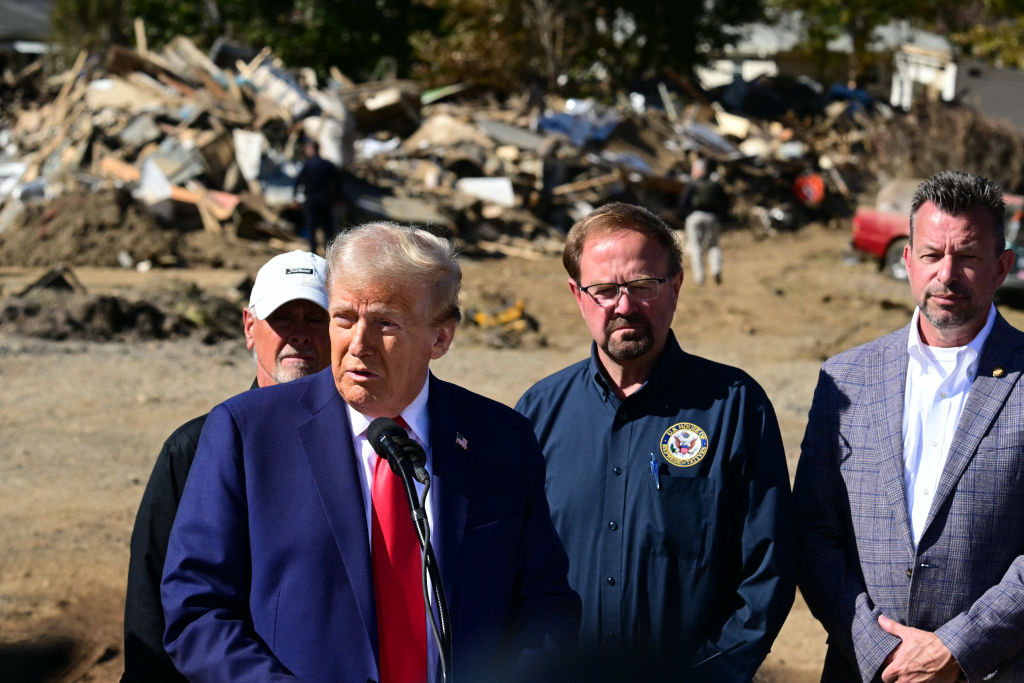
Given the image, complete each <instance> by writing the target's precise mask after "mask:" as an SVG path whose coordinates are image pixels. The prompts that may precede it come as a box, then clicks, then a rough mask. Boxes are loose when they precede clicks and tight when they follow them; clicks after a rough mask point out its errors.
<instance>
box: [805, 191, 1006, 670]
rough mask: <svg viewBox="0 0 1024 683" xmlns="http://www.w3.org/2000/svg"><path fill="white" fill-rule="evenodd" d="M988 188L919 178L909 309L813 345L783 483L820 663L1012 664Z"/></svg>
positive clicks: (1001, 375) (999, 321)
mask: <svg viewBox="0 0 1024 683" xmlns="http://www.w3.org/2000/svg"><path fill="white" fill-rule="evenodd" d="M1003 224H1004V206H1003V198H1002V194H1001V192H1000V191H999V189H998V188H997V187H995V186H994V185H993V184H991V183H990V182H988V181H987V180H984V179H982V178H978V177H977V176H971V175H967V174H964V173H958V172H952V171H944V172H942V173H939V174H936V175H935V176H932V177H931V178H929V179H928V180H927V181H925V182H924V183H922V184H921V185H920V186H919V187H918V188H917V191H916V192H915V195H914V202H913V205H912V209H911V236H910V244H909V245H908V246H907V247H906V249H905V250H904V261H905V262H906V264H907V271H908V275H909V279H910V286H911V292H912V294H913V296H914V300H915V302H916V304H917V310H916V311H915V313H914V316H913V319H912V320H911V323H910V325H909V326H908V327H906V328H904V329H902V330H899V331H897V332H894V333H892V334H890V335H888V336H885V337H882V338H881V339H878V340H876V341H874V342H871V343H868V344H865V345H863V346H860V347H858V348H855V349H852V350H850V351H846V352H844V353H842V354H839V355H838V356H836V357H834V358H832V359H830V360H829V361H828V362H826V363H825V365H824V366H823V368H822V370H821V374H820V376H819V379H818V386H817V388H816V389H815V392H814V401H813V403H812V406H811V410H810V415H809V418H808V425H807V431H806V434H805V436H804V441H803V444H802V449H801V456H800V463H799V466H798V468H797V474H796V482H795V485H794V494H795V497H796V500H797V505H798V512H799V520H800V534H801V538H800V580H799V585H800V588H801V591H802V592H803V595H804V597H805V599H806V600H807V604H808V605H809V606H810V608H811V611H812V612H813V613H814V615H815V616H816V617H817V618H818V619H819V620H820V621H821V622H822V624H823V625H824V626H825V629H826V630H827V631H828V634H829V639H828V642H829V648H828V654H827V656H826V659H825V667H824V671H823V672H822V680H823V681H874V680H882V681H885V683H889V682H890V681H956V680H965V679H966V680H968V681H981V680H990V681H1024V386H1022V383H1021V381H1020V379H1021V372H1022V371H1024V333H1021V332H1020V331H1018V330H1016V329H1014V328H1013V327H1011V326H1010V325H1009V324H1008V323H1007V322H1006V321H1005V320H1004V319H1003V317H1002V316H1001V315H999V314H998V313H997V312H996V310H995V307H994V306H993V305H992V297H993V293H994V292H995V290H996V288H997V287H999V285H1000V284H1002V282H1003V280H1004V279H1005V277H1006V275H1007V273H1008V272H1009V269H1010V267H1011V266H1012V265H1013V262H1014V257H1013V252H1010V251H1007V250H1005V249H1004V246H1005V242H1004V238H1003Z"/></svg>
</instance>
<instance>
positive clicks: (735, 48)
mask: <svg viewBox="0 0 1024 683" xmlns="http://www.w3.org/2000/svg"><path fill="white" fill-rule="evenodd" d="M743 30H744V38H743V39H742V40H740V41H738V42H737V43H736V44H735V45H731V46H729V47H726V48H725V49H724V50H723V51H722V53H721V55H719V56H718V57H717V58H716V59H712V60H710V61H709V63H708V65H707V66H706V67H699V68H698V69H697V77H698V78H699V79H700V84H701V86H702V87H703V88H705V89H712V88H716V87H719V86H723V85H727V84H729V83H731V82H733V81H734V80H735V79H737V78H741V79H742V80H744V81H751V80H754V79H756V78H758V77H759V76H769V77H770V76H777V75H779V74H780V73H781V72H783V71H789V70H791V69H792V67H793V66H794V63H793V62H794V60H793V55H794V54H795V52H796V48H797V47H798V46H799V44H800V43H801V41H802V38H803V31H802V28H801V25H800V15H799V14H798V13H790V14H787V15H785V16H783V17H782V18H781V19H780V20H779V22H778V23H776V24H761V23H758V24H750V25H749V26H745V27H743ZM828 49H829V50H830V51H831V52H835V53H838V54H849V53H850V51H851V49H852V43H851V41H850V38H849V37H848V36H842V37H840V38H837V39H835V40H833V41H831V42H830V43H829V44H828ZM868 50H869V51H870V52H872V53H875V54H886V53H888V54H892V56H893V58H892V62H891V67H890V68H891V71H889V72H887V73H883V74H881V76H882V80H883V81H889V83H884V82H883V83H881V84H880V85H882V87H883V88H884V87H888V88H889V89H890V102H891V104H892V105H893V106H896V107H903V108H908V107H909V106H910V105H911V103H912V102H913V99H914V97H915V95H918V94H921V93H927V94H928V96H931V97H939V98H941V99H942V100H944V101H947V102H948V101H951V100H952V99H953V98H954V97H955V96H956V93H957V89H956V76H957V69H956V63H955V61H954V52H953V45H952V43H950V42H949V41H948V40H947V39H946V38H945V37H943V36H941V35H938V34H936V33H930V32H928V31H923V30H921V29H917V28H914V27H913V26H911V25H910V23H909V22H907V21H894V22H890V23H889V24H886V25H884V26H880V27H878V28H877V29H875V32H874V36H873V40H872V41H871V42H870V43H869V45H868ZM807 66H808V68H807V69H805V70H804V71H803V74H789V75H809V74H808V73H807V72H808V71H810V70H811V68H812V67H813V66H814V65H807Z"/></svg>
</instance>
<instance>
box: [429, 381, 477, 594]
mask: <svg viewBox="0 0 1024 683" xmlns="http://www.w3.org/2000/svg"><path fill="white" fill-rule="evenodd" d="M455 401H456V397H455V396H453V392H452V391H451V388H450V385H448V384H447V383H446V382H442V381H441V380H439V379H437V378H435V377H434V376H433V375H431V376H430V397H429V399H428V400H427V414H428V415H429V418H430V453H431V460H432V466H433V472H432V473H431V486H432V490H431V494H432V496H436V497H435V498H434V502H433V505H434V519H435V520H438V521H437V522H436V523H435V528H434V529H433V536H434V539H435V541H436V548H435V553H436V555H437V564H438V568H439V569H440V571H441V581H442V582H443V583H444V586H445V588H446V589H448V590H452V589H453V587H455V586H456V585H457V579H456V575H457V573H458V570H459V566H458V557H459V550H460V549H461V548H462V541H463V539H464V538H465V535H466V521H467V519H468V512H469V496H468V492H469V491H470V490H471V485H472V468H471V467H469V466H468V462H467V459H468V458H472V456H473V451H472V448H473V446H474V445H475V444H473V443H469V442H465V443H466V446H465V447H463V446H461V445H459V444H458V443H457V442H456V439H458V438H459V436H460V435H459V433H458V430H457V428H456V423H457V422H458V420H459V418H460V415H459V406H458V405H454V403H455ZM461 417H463V418H467V419H468V417H471V416H461ZM447 597H448V600H449V604H451V602H452V601H453V597H454V596H453V595H452V594H450V593H449V594H448V596H447Z"/></svg>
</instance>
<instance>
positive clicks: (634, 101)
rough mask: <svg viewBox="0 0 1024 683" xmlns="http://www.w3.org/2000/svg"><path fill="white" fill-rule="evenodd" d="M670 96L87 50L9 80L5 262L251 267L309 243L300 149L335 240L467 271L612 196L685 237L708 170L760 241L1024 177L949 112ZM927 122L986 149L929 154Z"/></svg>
mask: <svg viewBox="0 0 1024 683" xmlns="http://www.w3.org/2000/svg"><path fill="white" fill-rule="evenodd" d="M669 86H672V87H675V88H677V90H676V92H675V93H674V92H671V91H670V90H669ZM680 88H681V90H680ZM679 92H682V93H683V96H680V95H679V94H678V93H679ZM657 93H658V100H659V101H657V102H645V101H644V98H643V96H641V95H639V94H636V93H634V95H633V96H631V97H629V98H625V99H623V100H622V101H621V102H619V103H617V104H615V105H614V106H612V105H603V104H600V103H598V102H597V101H595V100H589V99H586V100H582V99H562V98H559V97H555V96H551V95H549V96H546V97H543V98H539V97H537V96H536V94H535V93H523V94H522V95H519V96H512V97H510V98H508V99H507V100H506V101H504V102H498V101H496V100H495V99H494V97H493V96H492V95H487V94H484V95H481V94H480V93H479V91H475V90H474V89H473V88H470V87H468V86H466V85H465V84H458V85H455V86H450V87H447V88H439V89H435V90H430V91H423V90H422V89H421V88H420V86H418V85H417V84H415V83H413V82H408V81H388V82H378V83H361V84H357V83H353V82H352V81H350V80H349V79H348V78H346V77H345V76H344V74H343V73H342V72H341V70H339V69H337V68H331V69H330V78H329V79H328V80H327V81H326V82H325V83H323V84H321V83H318V82H317V78H316V76H315V75H314V74H313V73H312V71H311V70H309V69H298V70H296V69H290V68H288V67H287V66H286V65H284V64H282V63H281V62H280V60H278V59H276V58H275V57H274V56H273V54H272V53H271V52H270V50H269V49H264V50H261V51H258V52H257V51H255V50H251V51H247V50H245V49H242V48H240V47H239V46H230V45H227V43H225V42H222V41H218V44H216V45H215V46H214V48H213V49H211V51H210V53H209V54H205V53H203V52H202V51H201V50H199V49H198V48H197V47H196V46H195V45H193V44H192V43H191V42H190V41H189V40H188V39H187V38H185V37H184V36H179V37H177V38H175V39H174V40H172V41H171V42H170V43H169V44H168V45H167V46H166V47H165V48H164V49H163V50H160V51H151V50H149V49H147V48H146V47H145V45H144V44H143V45H141V46H140V47H139V49H136V50H133V49H130V48H127V47H123V46H114V47H112V48H110V50H109V51H108V52H107V54H106V55H104V56H103V57H102V59H101V58H99V57H96V56H88V55H86V54H84V53H83V54H81V55H79V56H78V59H77V60H76V61H75V64H74V66H73V67H72V68H71V69H70V70H68V71H67V72H64V73H62V74H57V75H55V76H52V77H49V78H47V77H45V76H44V74H43V70H42V68H40V67H39V66H38V65H33V66H31V67H29V68H27V69H25V70H23V72H22V73H19V74H11V78H9V79H7V80H5V81H3V82H0V104H2V105H3V106H2V107H0V112H2V113H0V265H18V266H41V267H55V266H79V265H93V266H111V267H116V266H121V267H135V268H138V269H140V270H144V269H147V268H166V267H183V266H192V265H210V266H226V267H239V268H250V269H254V267H256V266H258V265H259V264H260V263H262V262H263V261H265V260H266V259H267V258H269V257H270V256H271V255H272V254H274V253H278V252H280V251H282V250H287V249H293V248H304V247H305V244H306V241H305V239H304V238H303V237H302V236H301V235H300V234H299V231H300V227H299V224H300V223H301V211H299V210H298V208H297V207H298V205H297V204H296V202H295V201H293V199H294V197H293V193H294V190H293V186H294V178H295V176H296V174H297V173H298V170H299V168H300V165H301V160H300V159H299V150H300V148H301V147H302V145H301V143H302V141H303V140H304V139H313V140H316V141H318V142H319V143H320V149H321V154H322V155H323V156H324V158H327V159H329V160H331V161H332V162H333V163H335V164H336V165H337V166H338V167H339V168H340V169H341V179H342V182H341V196H340V197H339V198H338V206H337V209H338V211H337V214H338V225H339V226H340V225H349V224H356V223H361V222H365V221H367V220H376V219H386V220H393V221H398V222H411V223H418V224H424V225H429V226H432V227H433V228H434V229H437V230H439V231H443V232H445V233H446V234H448V235H449V236H451V237H452V238H453V239H454V240H455V241H456V243H457V244H458V246H459V247H460V249H461V251H462V253H464V254H466V255H469V256H516V257H523V258H544V257H547V256H550V255H554V254H559V253H560V252H561V247H562V242H563V238H564V233H565V231H566V230H567V229H568V228H569V227H570V226H571V225H572V223H573V222H574V221H575V220H576V219H578V218H579V217H581V216H582V215H584V214H585V213H587V212H588V211H589V210H591V209H592V208H593V207H594V206H597V205H599V204H601V203H603V202H606V201H609V200H613V199H616V200H624V201H633V202H636V203H640V204H643V205H645V206H648V207H649V208H651V209H652V210H653V211H655V212H657V213H659V214H660V215H662V216H663V217H664V218H665V219H666V220H668V221H669V222H670V223H672V224H674V225H676V226H679V227H681V224H682V221H681V217H679V216H678V215H676V212H675V204H676V201H677V198H678V196H679V194H680V193H681V192H682V190H683V189H684V187H685V184H686V182H687V180H688V175H687V172H688V169H689V168H690V162H691V161H692V159H693V157H695V156H696V155H701V156H705V157H709V158H711V159H713V160H715V161H717V162H718V163H717V167H718V172H719V175H720V180H721V182H722V183H723V185H724V186H725V187H726V190H727V192H728V194H729V195H730V197H731V199H732V207H731V213H732V222H731V225H732V226H742V227H745V228H750V229H753V230H754V231H755V233H754V234H757V235H770V234H772V233H773V232H775V231H778V230H794V229H798V228H800V227H801V226H802V225H804V224H805V223H807V222H809V221H821V222H824V223H826V224H829V223H835V224H836V225H837V226H843V227H845V226H846V225H847V223H846V220H847V218H848V217H849V216H850V215H852V210H853V208H854V206H855V205H856V204H857V203H858V199H859V197H861V196H864V195H866V194H868V193H873V192H874V190H875V189H876V188H877V186H878V184H879V182H880V181H881V180H884V179H885V176H887V175H896V174H905V175H921V173H920V167H921V166H927V165H928V164H934V163H936V162H938V161H944V162H946V165H949V166H959V167H969V165H970V164H971V163H973V162H977V163H986V164H989V165H991V164H992V163H995V161H993V160H997V161H999V162H1000V163H1002V162H1007V164H1005V165H1010V166H1012V165H1014V164H1016V165H1015V170H1014V172H1018V173H1019V172H1020V169H1021V168H1024V163H1021V162H1020V159H1019V158H1018V157H1020V155H1021V154H1024V152H1020V151H1019V150H1022V149H1024V145H1021V144H1019V141H1020V140H1019V136H1018V137H1016V138H1014V137H1013V136H1012V134H1011V133H1010V132H1008V131H1006V130H1004V129H1002V128H1000V127H999V126H989V127H988V128H984V127H982V126H981V125H980V124H979V123H978V122H977V121H974V120H973V119H971V118H970V116H971V115H970V114H967V115H964V114H958V113H957V111H959V110H957V109H955V108H950V107H944V108H942V110H941V111H939V112H937V113H935V112H932V110H926V111H918V112H914V113H912V114H911V115H909V116H907V115H903V114H896V113H894V112H892V111H891V110H889V109H888V108H887V107H885V106H884V105H880V104H878V103H877V102H874V101H873V100H871V98H870V96H868V95H866V94H865V93H863V92H861V91H848V90H844V89H838V90H837V89H835V88H833V90H832V91H830V92H826V91H825V90H824V89H823V88H817V89H816V88H814V87H811V86H810V85H808V83H807V82H806V81H802V82H800V83H797V84H794V83H792V82H788V81H785V80H781V79H780V80H777V81H766V80H764V79H759V80H758V81H757V82H752V83H734V84H731V85H729V86H726V87H724V88H722V89H721V90H720V91H718V92H713V93H709V94H708V97H707V98H705V97H703V96H698V95H699V93H696V91H694V90H693V89H692V87H690V86H688V84H687V83H686V82H685V81H684V80H682V79H680V78H678V77H673V82H671V83H668V84H665V83H662V84H659V86H658V88H657ZM958 116H959V117H960V118H957V117H958ZM965 116H966V118H965ZM926 125H927V126H930V127H931V128H932V129H935V128H936V127H943V126H944V127H946V128H952V129H956V130H960V131H961V132H962V133H963V134H962V136H961V137H963V138H964V140H965V141H966V140H971V141H974V138H973V137H972V134H971V131H975V132H977V131H979V130H984V131H986V134H988V135H989V137H990V138H991V139H989V140H988V141H987V142H986V143H985V144H983V145H982V144H980V143H976V141H974V142H972V144H973V146H972V145H968V144H965V143H964V142H961V143H959V144H960V146H961V148H963V149H961V150H960V151H959V152H957V151H956V150H955V149H954V147H955V146H953V145H950V146H944V147H943V146H940V147H941V149H932V148H935V147H936V146H934V145H932V146H929V145H928V144H927V143H926V141H925V140H923V139H922V138H921V135H922V132H921V131H922V130H923V129H924V128H925V127H926ZM903 147H907V149H902V148H903ZM968 148H970V149H968ZM930 149H931V153H930V155H929V154H928V152H929V150H930ZM971 149H974V150H975V152H971ZM977 150H987V151H985V153H984V154H982V153H980V152H977ZM998 150H1002V151H1000V152H999V153H998V154H996V153H995V152H996V151H998ZM1014 150H1015V151H1014ZM990 152H991V153H990ZM957 154H959V155H960V156H956V155H957ZM957 162H963V163H957ZM965 163H966V164H967V165H965ZM974 165H977V164H974ZM912 167H916V169H915V168H912ZM913 170H918V172H917V173H913V172H912V171H913ZM970 170H975V169H973V168H972V169H970ZM978 170H986V169H978ZM989 175H990V176H993V177H997V178H998V177H999V176H998V175H997V174H995V173H989ZM1000 179H1001V178H1000ZM1009 180H1010V181H1011V182H1014V183H1018V182H1021V179H1020V178H1017V177H1016V176H1014V177H1012V178H1010V179H1009ZM1004 182H1005V181H1004ZM1008 189H1015V188H1013V187H1008ZM299 199H301V196H300V197H299ZM727 227H728V226H727ZM491 303H493V304H495V306H497V310H502V309H503V308H504V307H508V306H513V307H514V305H515V301H514V300H512V301H501V302H491ZM492 308H493V306H492ZM481 310H483V309H481ZM494 314H495V311H491V310H489V309H488V315H494ZM11 315H15V314H13V313H12V314H11ZM24 315H28V314H27V313H25V312H24V311H22V312H21V313H17V316H24ZM471 321H475V318H471ZM520 321H521V322H516V324H515V325H514V326H513V327H517V329H516V330H510V329H508V328H507V327H505V326H500V325H499V326H492V327H487V326H482V327H480V329H481V330H488V331H487V334H488V335H490V336H491V337H492V338H493V339H494V340H496V341H495V343H500V344H502V345H510V344H513V345H514V344H521V343H528V344H529V343H541V341H539V340H540V339H541V338H540V337H538V338H537V339H532V340H531V339H527V338H526V337H524V336H523V335H524V334H525V333H526V332H531V333H532V332H535V330H531V329H530V324H529V322H528V316H525V313H524V317H522V318H520ZM471 324H478V321H475V322H471ZM168 325H170V327H167V326H168ZM176 325H177V323H167V322H166V320H165V321H163V322H161V323H160V325H156V327H160V328H161V329H164V330H169V329H172V328H173V329H177V328H176V327H175V326H176ZM518 328H522V329H518ZM498 330H500V332H497V331H498ZM168 333H170V332H168ZM516 335H519V337H517V336H516ZM524 340H525V341H524Z"/></svg>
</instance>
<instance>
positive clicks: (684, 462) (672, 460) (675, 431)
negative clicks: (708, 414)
mask: <svg viewBox="0 0 1024 683" xmlns="http://www.w3.org/2000/svg"><path fill="white" fill-rule="evenodd" d="M707 452H708V435H707V433H705V431H704V430H703V429H701V428H700V427H698V426H697V425H695V424H692V423H690V422H678V423H676V424H674V425H672V426H671V427H669V428H668V429H667V430H665V433H664V434H662V435H661V453H662V455H664V456H665V460H667V461H668V462H669V464H670V465H675V466H676V467H692V466H693V465H696V464H697V463H699V462H700V461H701V460H703V459H704V456H705V455H706V454H707Z"/></svg>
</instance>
